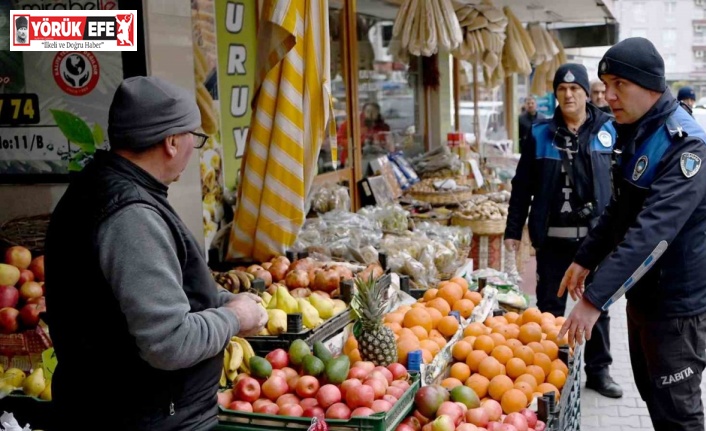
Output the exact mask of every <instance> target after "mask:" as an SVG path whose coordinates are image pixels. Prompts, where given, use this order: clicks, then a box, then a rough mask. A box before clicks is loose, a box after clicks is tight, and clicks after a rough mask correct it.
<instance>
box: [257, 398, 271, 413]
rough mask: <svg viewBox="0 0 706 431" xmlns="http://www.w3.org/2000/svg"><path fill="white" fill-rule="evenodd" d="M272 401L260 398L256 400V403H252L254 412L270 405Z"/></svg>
mask: <svg viewBox="0 0 706 431" xmlns="http://www.w3.org/2000/svg"><path fill="white" fill-rule="evenodd" d="M271 402H272V401H270V400H268V399H267V398H259V399H257V400H255V402H254V403H252V408H253V410H255V411H257V409H259V408H260V407H262V406H263V405H265V404H270V403H271Z"/></svg>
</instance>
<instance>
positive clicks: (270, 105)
mask: <svg viewBox="0 0 706 431" xmlns="http://www.w3.org/2000/svg"><path fill="white" fill-rule="evenodd" d="M256 64H257V76H256V83H255V94H254V101H255V106H254V107H253V116H252V120H251V122H250V133H249V137H248V141H247V144H246V148H245V152H244V156H243V157H244V160H243V165H242V169H243V176H242V181H241V185H240V189H239V198H238V202H237V206H236V209H235V217H234V220H233V229H232V230H231V234H230V241H229V244H228V254H227V260H233V259H248V258H253V259H255V260H257V261H267V260H269V259H270V258H271V257H272V256H273V255H277V254H284V252H285V251H286V249H287V247H289V246H291V245H292V244H293V243H294V241H295V240H296V238H297V235H298V234H299V230H300V229H301V227H302V225H303V224H304V218H305V216H306V214H304V210H305V208H304V207H305V198H306V194H307V192H308V190H309V189H310V187H311V183H312V181H313V179H314V176H315V175H316V165H317V158H318V155H319V150H320V149H321V145H322V142H323V140H324V138H325V133H326V125H327V122H328V121H329V118H332V116H331V106H332V105H331V93H330V91H331V90H330V54H329V25H328V0H265V1H264V2H263V7H262V13H261V14H260V25H259V31H258V38H257V63H256Z"/></svg>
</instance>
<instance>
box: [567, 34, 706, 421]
mask: <svg viewBox="0 0 706 431" xmlns="http://www.w3.org/2000/svg"><path fill="white" fill-rule="evenodd" d="M598 73H599V76H600V78H601V79H602V80H603V82H605V84H606V99H607V100H608V103H609V104H610V107H611V108H612V110H613V114H614V115H615V119H616V123H617V124H616V130H617V133H618V138H617V141H616V145H615V150H614V168H613V182H614V195H613V198H612V199H611V202H610V204H609V205H608V207H607V208H606V210H605V212H604V213H603V215H601V217H600V219H599V221H598V224H597V225H596V227H594V228H593V230H591V233H590V234H589V236H588V238H586V240H585V241H584V243H583V244H582V246H581V248H580V249H579V251H578V253H577V254H576V257H575V258H574V263H572V264H571V266H570V267H569V269H568V270H567V272H566V275H565V277H564V280H563V281H562V286H561V289H560V293H563V291H564V288H567V289H568V290H569V292H570V293H571V295H572V297H574V298H575V299H578V303H577V304H576V306H575V308H574V309H573V311H572V312H571V314H570V316H569V318H568V319H567V320H566V322H565V324H564V326H563V327H562V328H561V331H560V333H559V335H560V336H562V335H563V334H565V333H567V332H568V336H569V340H570V341H573V340H577V341H578V342H579V343H580V342H582V340H583V338H584V337H585V338H586V339H587V340H590V339H592V335H595V334H592V333H591V331H592V329H594V328H595V327H594V326H593V325H594V323H595V322H596V320H597V319H598V318H599V316H600V315H601V310H607V309H608V307H609V306H610V305H611V304H612V303H613V302H614V301H615V300H616V299H618V298H619V297H620V296H621V295H622V294H623V293H624V292H625V291H626V290H627V294H626V296H627V317H628V336H629V344H630V360H631V362H632V369H633V374H634V376H635V383H636V385H637V388H638V390H639V392H640V396H641V397H642V399H643V400H645V402H646V404H647V408H648V410H649V412H650V417H651V418H652V423H653V425H654V428H655V430H656V431H666V430H669V431H682V430H689V431H696V430H699V431H703V430H704V408H703V405H702V402H701V390H700V388H699V385H700V383H701V374H702V372H703V370H704V366H706V357H705V352H704V350H705V349H706V264H705V262H706V172H703V171H704V169H702V161H703V160H704V158H705V157H706V144H705V142H706V134H705V133H704V131H703V129H702V128H701V127H700V126H699V125H698V124H697V123H696V122H695V121H694V119H693V118H692V117H691V116H690V115H689V114H688V113H687V112H686V111H685V110H684V108H682V107H681V105H680V104H679V102H677V101H676V100H675V99H674V97H673V96H672V94H671V93H670V91H669V90H667V86H666V83H665V77H664V61H663V60H662V57H661V56H660V55H659V53H658V52H657V50H656V49H655V47H654V45H652V43H651V42H649V41H648V40H647V39H644V38H629V39H625V40H623V41H621V42H620V43H618V44H616V45H615V46H613V47H612V48H610V49H609V50H608V51H607V52H606V53H605V55H604V57H603V59H602V60H601V61H600V63H599V67H598ZM596 267H598V269H597V270H596V272H595V275H594V278H593V281H592V282H591V283H590V285H588V286H586V287H585V288H584V285H585V280H586V275H587V274H588V273H589V270H592V269H594V268H596ZM640 276H641V278H640Z"/></svg>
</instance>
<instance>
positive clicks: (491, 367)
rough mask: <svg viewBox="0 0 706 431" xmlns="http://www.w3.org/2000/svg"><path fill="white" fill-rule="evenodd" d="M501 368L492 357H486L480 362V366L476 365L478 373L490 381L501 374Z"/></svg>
mask: <svg viewBox="0 0 706 431" xmlns="http://www.w3.org/2000/svg"><path fill="white" fill-rule="evenodd" d="M502 367H503V366H502V364H501V363H500V362H498V360H497V359H495V358H493V357H492V356H488V357H487V358H485V359H483V360H482V361H480V364H478V372H479V373H481V374H482V375H484V376H485V377H487V378H488V379H490V380H492V379H493V377H495V376H497V375H500V374H502V372H503V368H502Z"/></svg>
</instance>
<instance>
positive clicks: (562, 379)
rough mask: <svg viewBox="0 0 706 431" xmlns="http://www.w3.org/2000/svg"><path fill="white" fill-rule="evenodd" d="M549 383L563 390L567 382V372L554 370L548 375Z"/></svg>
mask: <svg viewBox="0 0 706 431" xmlns="http://www.w3.org/2000/svg"><path fill="white" fill-rule="evenodd" d="M547 383H549V384H552V385H554V386H556V388H557V389H559V390H561V388H563V387H564V383H566V374H564V373H563V372H561V371H560V370H552V371H551V372H550V373H549V375H548V376H547Z"/></svg>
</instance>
